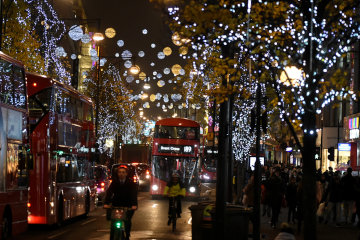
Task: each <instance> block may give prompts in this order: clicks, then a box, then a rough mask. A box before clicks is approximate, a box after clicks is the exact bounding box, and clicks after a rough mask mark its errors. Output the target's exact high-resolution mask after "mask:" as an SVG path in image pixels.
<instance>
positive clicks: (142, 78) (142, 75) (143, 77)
mask: <svg viewBox="0 0 360 240" xmlns="http://www.w3.org/2000/svg"><path fill="white" fill-rule="evenodd" d="M139 78H140V79H141V80H144V79H145V78H146V73H144V72H141V73H139Z"/></svg>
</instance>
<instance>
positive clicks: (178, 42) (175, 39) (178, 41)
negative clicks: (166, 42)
mask: <svg viewBox="0 0 360 240" xmlns="http://www.w3.org/2000/svg"><path fill="white" fill-rule="evenodd" d="M171 40H172V42H173V43H174V44H175V45H176V46H181V45H182V42H181V38H180V34H179V33H178V32H174V33H173V35H172V36H171Z"/></svg>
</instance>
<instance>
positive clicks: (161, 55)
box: [157, 52, 165, 59]
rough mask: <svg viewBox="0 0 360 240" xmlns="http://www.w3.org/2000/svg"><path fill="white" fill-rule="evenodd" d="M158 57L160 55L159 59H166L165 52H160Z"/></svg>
mask: <svg viewBox="0 0 360 240" xmlns="http://www.w3.org/2000/svg"><path fill="white" fill-rule="evenodd" d="M157 57H158V58H159V59H164V58H165V53H163V52H158V54H157Z"/></svg>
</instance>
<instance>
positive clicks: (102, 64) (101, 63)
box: [100, 58, 107, 66]
mask: <svg viewBox="0 0 360 240" xmlns="http://www.w3.org/2000/svg"><path fill="white" fill-rule="evenodd" d="M106 62H107V60H106V58H102V59H100V66H104V65H105V63H106Z"/></svg>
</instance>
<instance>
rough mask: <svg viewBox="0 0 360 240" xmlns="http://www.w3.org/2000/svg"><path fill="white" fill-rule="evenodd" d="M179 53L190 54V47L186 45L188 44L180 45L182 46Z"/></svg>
mask: <svg viewBox="0 0 360 240" xmlns="http://www.w3.org/2000/svg"><path fill="white" fill-rule="evenodd" d="M179 53H180V54H181V55H186V54H188V47H186V46H182V47H180V48H179Z"/></svg>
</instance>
